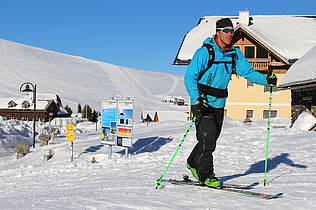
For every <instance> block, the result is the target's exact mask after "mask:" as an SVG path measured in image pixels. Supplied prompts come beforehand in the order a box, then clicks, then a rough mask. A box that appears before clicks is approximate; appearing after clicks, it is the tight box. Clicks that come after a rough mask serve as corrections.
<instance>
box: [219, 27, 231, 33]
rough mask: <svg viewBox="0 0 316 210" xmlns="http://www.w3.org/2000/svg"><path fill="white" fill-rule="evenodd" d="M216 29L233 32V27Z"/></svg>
mask: <svg viewBox="0 0 316 210" xmlns="http://www.w3.org/2000/svg"><path fill="white" fill-rule="evenodd" d="M217 30H222V31H223V32H224V33H234V29H233V28H217Z"/></svg>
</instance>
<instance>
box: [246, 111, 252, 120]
mask: <svg viewBox="0 0 316 210" xmlns="http://www.w3.org/2000/svg"><path fill="white" fill-rule="evenodd" d="M246 118H248V119H251V118H253V110H246Z"/></svg>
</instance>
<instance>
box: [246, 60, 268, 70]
mask: <svg viewBox="0 0 316 210" xmlns="http://www.w3.org/2000/svg"><path fill="white" fill-rule="evenodd" d="M249 63H250V64H251V65H252V67H253V68H254V69H255V70H257V71H267V70H268V69H269V62H268V61H264V60H250V61H249Z"/></svg>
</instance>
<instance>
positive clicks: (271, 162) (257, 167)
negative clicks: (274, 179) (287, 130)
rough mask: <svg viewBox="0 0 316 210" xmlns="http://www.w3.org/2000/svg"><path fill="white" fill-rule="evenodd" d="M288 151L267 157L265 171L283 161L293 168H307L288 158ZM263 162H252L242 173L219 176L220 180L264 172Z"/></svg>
mask: <svg viewBox="0 0 316 210" xmlns="http://www.w3.org/2000/svg"><path fill="white" fill-rule="evenodd" d="M289 156H290V155H289V153H282V154H280V155H278V156H275V157H274V158H272V159H270V158H269V159H268V168H267V172H269V171H271V170H273V169H275V168H277V167H278V165H280V164H281V163H284V164H286V165H288V166H291V167H294V168H307V166H306V165H301V164H295V163H294V162H293V161H292V160H291V159H290V158H289ZM264 164H265V160H262V161H259V162H256V163H254V164H252V165H251V166H250V168H249V169H248V170H247V171H245V172H244V173H242V174H234V175H230V176H223V177H221V180H222V181H223V182H225V181H227V180H230V179H234V178H238V177H241V176H246V175H249V174H254V173H264Z"/></svg>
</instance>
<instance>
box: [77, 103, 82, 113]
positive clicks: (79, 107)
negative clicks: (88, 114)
mask: <svg viewBox="0 0 316 210" xmlns="http://www.w3.org/2000/svg"><path fill="white" fill-rule="evenodd" d="M78 113H82V108H81V104H78Z"/></svg>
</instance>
